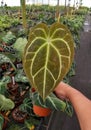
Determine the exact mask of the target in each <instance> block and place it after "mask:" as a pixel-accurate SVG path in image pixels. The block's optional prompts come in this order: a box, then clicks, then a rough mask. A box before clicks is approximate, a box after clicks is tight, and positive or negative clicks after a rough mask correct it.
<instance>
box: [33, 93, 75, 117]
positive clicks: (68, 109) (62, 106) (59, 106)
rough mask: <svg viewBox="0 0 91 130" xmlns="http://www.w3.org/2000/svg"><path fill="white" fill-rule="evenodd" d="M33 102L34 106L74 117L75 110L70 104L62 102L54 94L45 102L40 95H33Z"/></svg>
mask: <svg viewBox="0 0 91 130" xmlns="http://www.w3.org/2000/svg"><path fill="white" fill-rule="evenodd" d="M32 100H33V104H35V105H38V106H41V107H44V108H46V107H47V108H50V109H52V110H56V111H63V112H65V113H67V114H68V115H69V116H72V114H73V108H72V106H71V104H70V103H68V102H67V101H62V100H60V99H59V98H57V97H56V96H55V95H54V94H53V93H51V94H50V95H49V96H47V98H46V100H45V102H44V101H43V99H42V98H41V97H40V95H39V94H38V93H37V92H35V93H32Z"/></svg>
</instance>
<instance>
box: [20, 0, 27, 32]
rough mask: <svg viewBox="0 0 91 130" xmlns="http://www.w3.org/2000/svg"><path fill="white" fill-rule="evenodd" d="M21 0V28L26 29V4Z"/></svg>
mask: <svg viewBox="0 0 91 130" xmlns="http://www.w3.org/2000/svg"><path fill="white" fill-rule="evenodd" d="M20 2H21V9H22V20H23V28H24V29H25V30H26V28H27V23H26V4H25V0H20Z"/></svg>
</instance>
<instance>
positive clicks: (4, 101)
mask: <svg viewBox="0 0 91 130" xmlns="http://www.w3.org/2000/svg"><path fill="white" fill-rule="evenodd" d="M13 108H14V102H13V101H12V100H11V99H8V98H6V97H5V96H4V95H2V94H0V110H1V111H7V110H10V109H13Z"/></svg>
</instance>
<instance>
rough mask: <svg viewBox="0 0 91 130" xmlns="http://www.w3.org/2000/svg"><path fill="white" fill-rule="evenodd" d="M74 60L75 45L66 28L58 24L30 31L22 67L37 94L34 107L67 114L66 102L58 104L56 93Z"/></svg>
mask: <svg viewBox="0 0 91 130" xmlns="http://www.w3.org/2000/svg"><path fill="white" fill-rule="evenodd" d="M73 58H74V41H73V38H72V35H71V33H70V31H69V30H68V28H67V27H66V26H65V25H63V24H61V23H59V22H56V23H54V24H52V25H51V26H47V25H46V24H44V23H40V24H38V25H36V26H35V27H33V28H32V29H31V31H30V34H29V39H28V43H27V44H26V46H25V49H24V55H23V67H24V70H25V73H26V75H27V77H28V79H29V81H30V84H31V86H32V87H33V88H35V90H36V93H35V94H34V95H33V102H34V104H37V105H40V106H42V107H50V108H51V109H55V110H62V111H65V110H66V106H67V104H66V102H64V101H61V100H59V99H58V98H57V97H56V96H55V95H54V94H53V91H54V89H55V87H56V86H57V85H58V83H59V82H60V81H62V80H63V78H64V77H65V76H66V74H67V72H68V71H69V69H70V67H71V65H72V61H73ZM68 108H70V107H67V110H68ZM70 112H72V111H70ZM69 115H70V114H69Z"/></svg>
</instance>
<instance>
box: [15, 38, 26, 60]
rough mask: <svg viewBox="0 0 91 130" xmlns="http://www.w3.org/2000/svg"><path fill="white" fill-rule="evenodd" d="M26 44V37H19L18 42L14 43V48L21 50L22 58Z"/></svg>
mask: <svg viewBox="0 0 91 130" xmlns="http://www.w3.org/2000/svg"><path fill="white" fill-rule="evenodd" d="M26 44H27V39H26V38H18V39H17V40H16V42H15V43H14V44H13V47H14V49H16V50H17V51H18V52H19V55H20V57H21V58H22V56H23V52H24V48H25V46H26Z"/></svg>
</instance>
